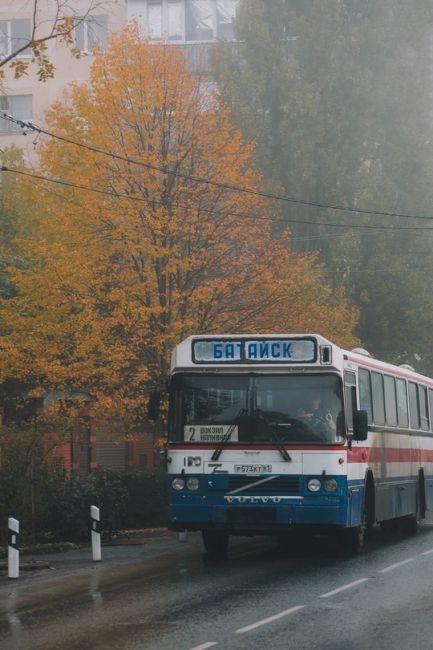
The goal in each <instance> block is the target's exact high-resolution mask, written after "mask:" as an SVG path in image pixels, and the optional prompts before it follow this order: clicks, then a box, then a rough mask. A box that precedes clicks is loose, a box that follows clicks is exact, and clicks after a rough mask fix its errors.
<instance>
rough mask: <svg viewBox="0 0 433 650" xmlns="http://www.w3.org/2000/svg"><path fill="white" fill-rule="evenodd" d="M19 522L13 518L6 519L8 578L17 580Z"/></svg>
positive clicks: (18, 566) (18, 570) (18, 568)
mask: <svg viewBox="0 0 433 650" xmlns="http://www.w3.org/2000/svg"><path fill="white" fill-rule="evenodd" d="M19 532H20V522H19V521H18V520H17V519H14V518H13V517H9V519H8V538H9V540H8V578H18V576H19V574H20V551H19V548H18V538H19Z"/></svg>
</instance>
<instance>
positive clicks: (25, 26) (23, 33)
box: [0, 18, 32, 59]
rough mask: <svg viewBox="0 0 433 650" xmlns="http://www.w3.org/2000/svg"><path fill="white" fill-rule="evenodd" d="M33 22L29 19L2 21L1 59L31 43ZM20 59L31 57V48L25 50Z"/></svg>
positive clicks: (0, 34)
mask: <svg viewBox="0 0 433 650" xmlns="http://www.w3.org/2000/svg"><path fill="white" fill-rule="evenodd" d="M31 30H32V27H31V22H30V19H29V18H23V19H20V20H1V21H0V58H2V59H4V58H6V57H7V56H10V55H11V54H13V52H17V51H18V50H20V49H21V48H22V47H23V46H24V45H27V44H28V43H29V42H30V41H31ZM19 56H20V57H27V56H31V52H30V50H29V48H26V49H25V50H23V51H22V52H21V53H20V54H19Z"/></svg>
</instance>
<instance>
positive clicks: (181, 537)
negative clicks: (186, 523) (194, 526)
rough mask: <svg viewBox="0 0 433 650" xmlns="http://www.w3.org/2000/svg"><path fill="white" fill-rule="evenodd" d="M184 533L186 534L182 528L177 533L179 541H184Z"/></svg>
mask: <svg viewBox="0 0 433 650" xmlns="http://www.w3.org/2000/svg"><path fill="white" fill-rule="evenodd" d="M186 534H187V531H186V530H182V531H181V532H180V533H179V542H186Z"/></svg>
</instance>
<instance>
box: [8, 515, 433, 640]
mask: <svg viewBox="0 0 433 650" xmlns="http://www.w3.org/2000/svg"><path fill="white" fill-rule="evenodd" d="M22 560H23V562H25V563H29V562H31V561H38V562H46V563H48V564H45V565H44V566H45V567H46V568H41V569H39V570H35V571H23V572H21V576H20V578H19V579H18V580H14V581H11V580H8V579H7V576H5V575H3V576H0V648H1V650H39V649H42V648H43V649H44V650H51V649H56V650H57V649H59V650H60V649H61V650H75V649H77V650H78V649H79V650H87V649H89V650H90V649H95V650H100V649H103V648H104V649H110V650H111V649H113V650H117V649H119V650H139V649H140V650H141V649H143V650H144V649H154V650H168V649H170V650H171V649H176V650H177V649H179V650H192V649H193V648H194V649H196V650H198V649H200V650H205V649H207V648H211V647H212V648H215V649H216V650H220V649H222V648H229V649H232V648H233V649H242V650H244V649H246V648H248V649H250V648H260V649H261V648H266V647H267V646H271V647H272V649H273V650H274V649H280V648H281V649H284V650H287V649H292V648H293V649H296V650H301V649H304V648H305V649H307V648H308V649H309V650H312V649H318V650H328V649H329V650H340V649H341V650H342V649H343V648H344V649H345V650H347V649H348V648H350V650H358V649H359V650H375V649H379V650H388V649H389V650H390V649H391V648H392V649H393V650H399V649H400V648H401V649H403V648H405V650H406V649H407V648H411V649H415V650H417V649H418V648H419V649H420V650H421V649H422V650H424V649H429V648H431V649H432V650H433V519H432V520H429V521H428V522H427V523H426V524H425V525H424V526H423V528H422V529H421V531H420V532H419V534H418V535H416V536H411V535H409V534H407V533H404V532H402V531H397V532H396V533H394V534H393V535H392V536H385V535H384V534H382V532H381V531H380V529H379V528H377V529H375V530H374V531H373V534H372V536H371V539H370V540H369V541H368V543H367V545H366V548H365V550H364V551H363V552H362V553H360V554H358V555H353V554H349V553H345V552H344V550H343V549H342V548H341V546H340V545H339V544H338V543H337V542H336V541H335V540H334V539H332V538H326V537H315V538H303V539H301V540H297V541H295V542H293V543H291V544H288V545H286V546H285V547H281V546H279V545H278V544H277V542H276V541H275V540H273V539H272V538H251V539H248V538H235V539H233V540H231V543H230V553H229V558H228V560H226V561H223V562H210V561H209V560H207V558H206V556H205V554H204V552H203V549H202V545H201V539H200V535H199V534H198V533H189V534H188V538H187V541H186V542H179V541H178V538H177V535H175V534H170V533H168V534H167V533H165V534H157V535H155V536H149V537H147V538H146V539H142V540H135V543H130V544H123V545H119V546H104V547H103V549H102V562H100V563H93V562H92V559H91V552H90V548H86V549H81V550H73V551H68V552H65V553H57V554H52V555H46V556H43V555H37V556H33V557H32V556H26V557H22Z"/></svg>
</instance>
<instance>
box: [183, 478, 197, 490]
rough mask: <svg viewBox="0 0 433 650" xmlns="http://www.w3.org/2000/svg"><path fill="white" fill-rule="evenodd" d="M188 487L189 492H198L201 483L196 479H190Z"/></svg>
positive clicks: (187, 483)
mask: <svg viewBox="0 0 433 650" xmlns="http://www.w3.org/2000/svg"><path fill="white" fill-rule="evenodd" d="M186 487H187V488H188V490H198V488H199V487H200V481H199V480H198V478H195V477H192V478H189V479H188V480H187V482H186Z"/></svg>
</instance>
